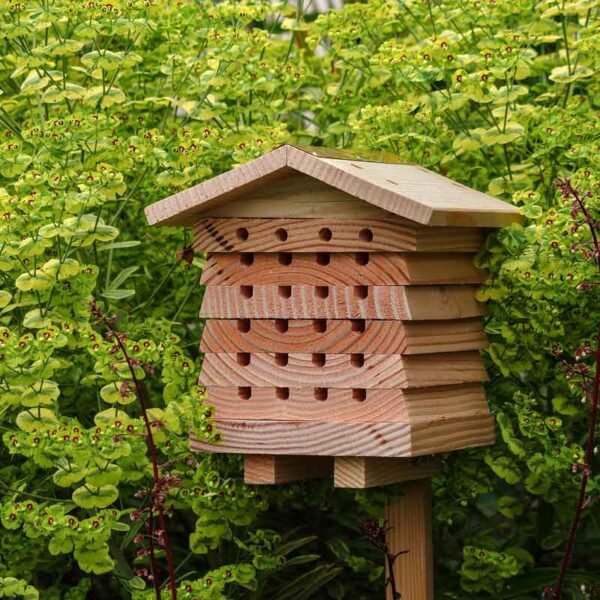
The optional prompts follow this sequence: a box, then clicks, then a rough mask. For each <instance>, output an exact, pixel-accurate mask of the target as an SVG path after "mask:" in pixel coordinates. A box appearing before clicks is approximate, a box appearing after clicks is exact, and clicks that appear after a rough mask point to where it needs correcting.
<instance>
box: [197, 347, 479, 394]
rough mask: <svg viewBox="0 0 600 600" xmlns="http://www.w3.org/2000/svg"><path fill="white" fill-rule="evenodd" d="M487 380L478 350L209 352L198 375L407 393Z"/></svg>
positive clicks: (228, 381) (206, 381)
mask: <svg viewBox="0 0 600 600" xmlns="http://www.w3.org/2000/svg"><path fill="white" fill-rule="evenodd" d="M282 360H284V361H285V364H282ZM248 361H249V363H248V364H246V363H247V362H248ZM321 361H323V362H324V363H325V364H322V363H321ZM486 379H487V373H486V370H485V367H484V366H483V361H482V359H481V357H480V355H479V353H478V352H448V353H440V354H428V355H417V356H404V357H403V356H399V355H390V356H387V355H384V354H366V355H353V354H351V355H348V354H328V355H314V354H286V355H284V356H281V355H277V354H274V353H273V354H266V353H265V354H262V353H256V354H247V355H242V356H241V355H240V354H207V355H206V356H205V357H204V362H203V363H202V372H201V374H200V384H201V385H206V386H209V385H212V386H257V387H271V386H274V387H295V388H298V387H319V388H321V387H323V388H329V387H331V388H340V387H341V388H353V387H354V388H365V389H370V388H383V389H392V388H402V389H404V388H415V387H427V386H438V385H453V384H462V383H473V382H479V381H485V380H486Z"/></svg>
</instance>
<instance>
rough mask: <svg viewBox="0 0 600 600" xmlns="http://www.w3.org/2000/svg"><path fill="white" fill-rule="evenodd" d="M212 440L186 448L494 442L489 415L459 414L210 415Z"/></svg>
mask: <svg viewBox="0 0 600 600" xmlns="http://www.w3.org/2000/svg"><path fill="white" fill-rule="evenodd" d="M214 426H215V428H216V429H217V431H218V432H219V433H220V434H221V436H222V439H223V441H222V443H220V444H219V445H218V446H215V445H214V444H211V443H208V442H204V441H200V440H198V439H196V438H195V437H194V436H193V435H192V438H191V442H190V443H191V448H192V450H197V451H202V452H232V453H237V454H277V455H312V456H395V457H410V456H423V455H426V454H438V453H440V452H450V451H452V450H459V449H461V448H471V447H475V446H487V445H489V444H493V443H494V439H495V438H494V418H493V416H491V415H488V414H485V415H465V416H459V417H454V418H445V419H438V420H435V421H423V422H422V423H418V424H415V423H387V422H380V423H362V422H359V423H356V422H354V423H320V422H318V421H258V420H257V421H247V420H243V419H241V420H225V419H218V418H216V419H215V421H214Z"/></svg>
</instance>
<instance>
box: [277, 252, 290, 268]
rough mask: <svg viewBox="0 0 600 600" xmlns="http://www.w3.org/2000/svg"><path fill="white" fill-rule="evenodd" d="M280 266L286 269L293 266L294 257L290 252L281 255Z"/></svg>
mask: <svg viewBox="0 0 600 600" xmlns="http://www.w3.org/2000/svg"><path fill="white" fill-rule="evenodd" d="M279 264H280V265H282V266H284V267H289V266H290V265H291V264H292V255H291V253H290V252H280V253H279Z"/></svg>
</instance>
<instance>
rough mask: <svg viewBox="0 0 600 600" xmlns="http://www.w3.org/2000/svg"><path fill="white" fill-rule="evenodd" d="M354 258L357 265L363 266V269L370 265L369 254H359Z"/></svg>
mask: <svg viewBox="0 0 600 600" xmlns="http://www.w3.org/2000/svg"><path fill="white" fill-rule="evenodd" d="M354 258H355V259H356V264H357V265H361V266H362V267H364V266H365V265H368V264H369V253H368V252H357V253H356V256H355V257H354Z"/></svg>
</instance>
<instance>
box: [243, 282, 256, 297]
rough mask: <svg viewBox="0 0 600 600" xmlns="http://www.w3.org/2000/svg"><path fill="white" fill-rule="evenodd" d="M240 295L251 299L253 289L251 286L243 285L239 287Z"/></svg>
mask: <svg viewBox="0 0 600 600" xmlns="http://www.w3.org/2000/svg"><path fill="white" fill-rule="evenodd" d="M240 293H241V294H242V297H243V298H252V296H253V295H254V287H253V286H251V285H243V286H241V287H240Z"/></svg>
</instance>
